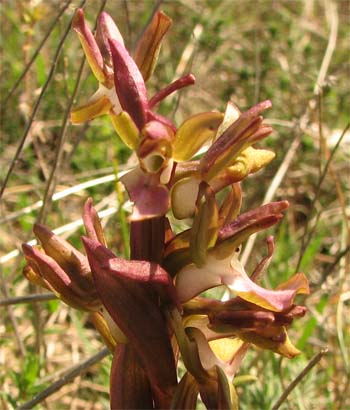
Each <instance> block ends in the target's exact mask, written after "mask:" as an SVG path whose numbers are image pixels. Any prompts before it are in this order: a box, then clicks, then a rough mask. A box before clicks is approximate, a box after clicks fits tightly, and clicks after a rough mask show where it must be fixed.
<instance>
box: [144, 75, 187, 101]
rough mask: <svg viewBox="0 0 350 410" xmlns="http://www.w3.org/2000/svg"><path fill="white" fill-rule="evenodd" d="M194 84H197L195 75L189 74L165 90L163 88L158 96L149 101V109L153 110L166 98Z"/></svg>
mask: <svg viewBox="0 0 350 410" xmlns="http://www.w3.org/2000/svg"><path fill="white" fill-rule="evenodd" d="M194 83H195V77H194V75H193V74H187V75H185V76H183V77H181V78H179V79H177V80H175V81H173V82H172V83H171V84H169V85H168V86H166V87H165V88H162V89H161V90H160V91H158V92H157V94H156V95H154V96H153V97H152V98H151V99H150V100H149V107H150V108H152V109H153V108H154V106H156V105H157V104H159V103H160V102H161V101H163V100H164V98H166V97H167V96H168V95H170V94H172V93H174V92H175V91H178V90H180V89H181V88H184V87H187V86H189V85H192V84H194Z"/></svg>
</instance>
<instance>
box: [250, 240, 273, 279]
mask: <svg viewBox="0 0 350 410" xmlns="http://www.w3.org/2000/svg"><path fill="white" fill-rule="evenodd" d="M266 244H267V256H265V258H263V259H262V260H261V261H260V262H259V264H258V266H257V267H256V268H255V269H254V272H253V273H252V274H251V276H250V279H251V280H252V281H253V282H258V281H259V279H260V278H261V277H262V275H263V274H264V273H265V272H266V269H267V268H268V267H269V265H270V262H271V259H272V257H273V253H274V250H275V242H274V239H273V236H269V237H268V238H267V239H266Z"/></svg>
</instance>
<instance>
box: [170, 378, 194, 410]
mask: <svg viewBox="0 0 350 410" xmlns="http://www.w3.org/2000/svg"><path fill="white" fill-rule="evenodd" d="M198 393H199V389H198V385H197V383H196V380H195V379H194V377H193V376H192V375H191V373H188V372H186V373H185V374H184V375H183V377H182V379H181V380H180V383H179V384H178V386H177V388H176V390H175V393H174V397H173V400H172V402H171V409H174V410H183V409H186V410H195V409H196V405H197V397H198Z"/></svg>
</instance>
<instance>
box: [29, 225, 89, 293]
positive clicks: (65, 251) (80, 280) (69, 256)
mask: <svg viewBox="0 0 350 410" xmlns="http://www.w3.org/2000/svg"><path fill="white" fill-rule="evenodd" d="M33 232H34V234H35V235H36V237H37V238H38V239H39V240H40V242H41V244H42V247H43V249H44V250H45V253H46V254H47V255H48V256H49V257H51V258H52V259H53V260H54V261H55V262H56V263H57V264H58V265H59V266H60V268H61V269H62V270H63V271H64V272H65V274H66V275H68V277H69V278H70V280H71V281H72V286H74V287H75V288H76V289H77V293H79V292H81V294H90V293H92V294H91V296H93V297H96V293H95V292H92V291H93V280H92V276H91V271H90V267H89V263H88V260H87V258H86V257H85V256H84V255H83V254H82V253H80V252H79V251H78V250H77V249H75V248H74V247H73V246H72V245H71V244H70V243H69V242H67V241H65V240H64V239H62V238H60V237H59V236H58V235H55V234H54V233H53V232H51V231H50V230H49V229H48V228H47V227H46V226H44V225H41V224H38V223H36V224H35V225H34V228H33Z"/></svg>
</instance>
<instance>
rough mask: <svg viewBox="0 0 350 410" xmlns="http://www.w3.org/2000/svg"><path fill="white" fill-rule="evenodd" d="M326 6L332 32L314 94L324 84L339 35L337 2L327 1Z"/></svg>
mask: <svg viewBox="0 0 350 410" xmlns="http://www.w3.org/2000/svg"><path fill="white" fill-rule="evenodd" d="M325 4H326V6H328V10H326V12H327V14H328V15H329V16H330V25H331V27H330V33H329V36H328V44H327V48H326V51H325V53H324V57H323V60H322V64H321V68H320V70H319V72H318V76H317V80H316V83H315V87H314V94H318V92H319V89H320V88H322V87H323V86H324V80H325V78H326V75H327V71H328V67H329V65H330V63H331V61H332V55H333V52H334V50H335V47H336V43H337V36H338V20H339V19H338V12H337V6H336V3H335V2H333V1H330V2H326V3H325Z"/></svg>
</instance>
